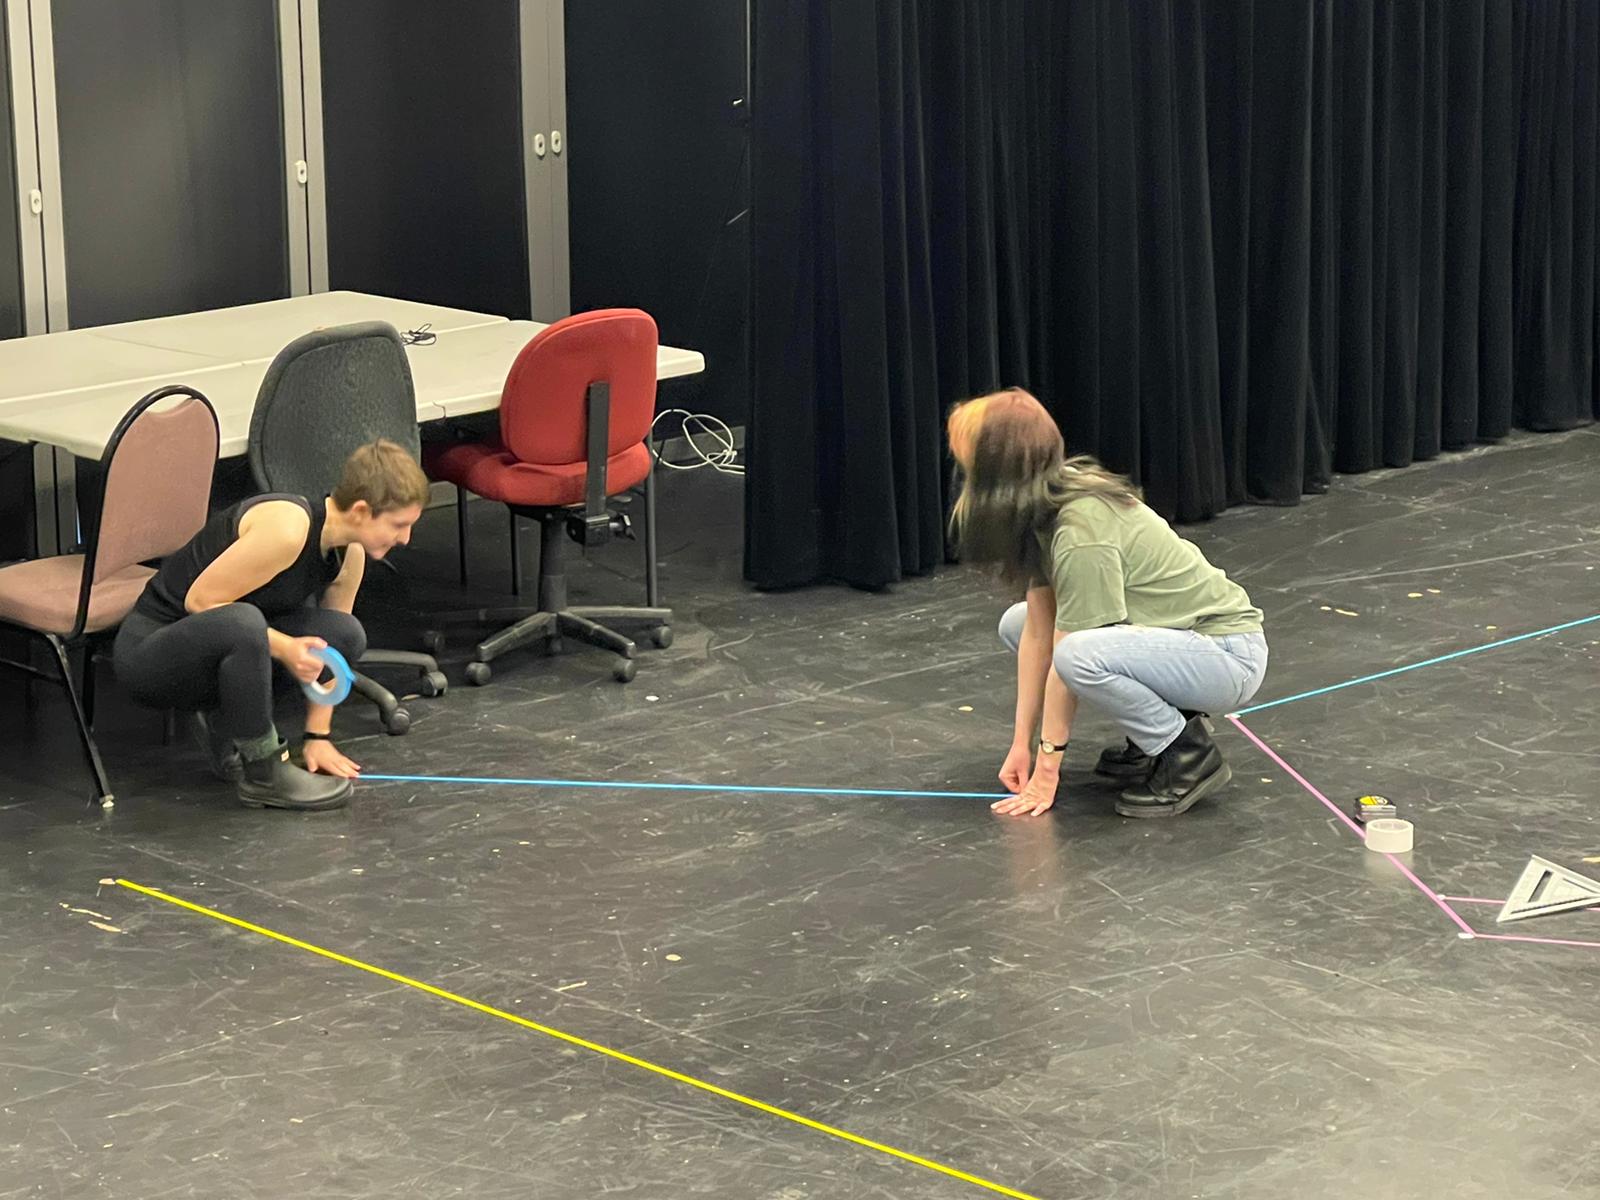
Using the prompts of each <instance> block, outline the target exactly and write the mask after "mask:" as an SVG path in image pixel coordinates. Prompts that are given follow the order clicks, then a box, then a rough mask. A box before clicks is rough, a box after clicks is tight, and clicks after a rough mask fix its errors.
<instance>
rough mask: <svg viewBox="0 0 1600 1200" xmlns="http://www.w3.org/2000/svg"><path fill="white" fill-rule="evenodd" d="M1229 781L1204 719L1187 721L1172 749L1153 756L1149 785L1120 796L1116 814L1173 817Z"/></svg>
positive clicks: (1195, 718)
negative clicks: (1153, 764) (1154, 758)
mask: <svg viewBox="0 0 1600 1200" xmlns="http://www.w3.org/2000/svg"><path fill="white" fill-rule="evenodd" d="M1232 778H1233V772H1232V771H1231V770H1229V769H1228V764H1227V763H1225V762H1223V761H1222V751H1220V750H1218V749H1217V745H1216V743H1215V742H1213V741H1212V740H1211V733H1210V731H1209V730H1207V728H1206V722H1205V718H1204V717H1201V716H1194V717H1190V718H1189V723H1188V724H1187V725H1185V726H1184V727H1183V732H1182V733H1180V734H1178V736H1177V738H1176V740H1174V741H1173V743H1172V745H1170V746H1168V747H1167V748H1166V749H1165V750H1163V751H1162V752H1161V753H1160V754H1159V755H1157V756H1156V761H1155V766H1154V767H1152V768H1151V770H1150V780H1149V782H1148V783H1146V784H1145V785H1144V786H1143V787H1140V788H1131V789H1129V790H1128V791H1126V792H1123V793H1122V799H1120V800H1118V801H1117V806H1116V807H1117V812H1118V814H1119V815H1121V816H1124V817H1175V816H1177V815H1178V814H1179V813H1182V812H1187V811H1188V810H1189V809H1190V808H1191V807H1193V806H1194V803H1195V801H1197V800H1199V799H1200V798H1201V797H1202V796H1207V795H1210V794H1211V793H1212V792H1214V791H1216V790H1217V789H1218V788H1220V787H1222V786H1223V784H1225V783H1227V782H1228V780H1230V779H1232Z"/></svg>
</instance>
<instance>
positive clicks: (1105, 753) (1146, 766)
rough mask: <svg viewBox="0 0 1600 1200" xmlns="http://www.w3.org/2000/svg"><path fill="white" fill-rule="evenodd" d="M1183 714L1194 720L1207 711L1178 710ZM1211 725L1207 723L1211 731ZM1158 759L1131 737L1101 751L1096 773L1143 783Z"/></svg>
mask: <svg viewBox="0 0 1600 1200" xmlns="http://www.w3.org/2000/svg"><path fill="white" fill-rule="evenodd" d="M1178 711H1179V712H1180V713H1182V714H1183V719H1184V720H1185V721H1192V720H1193V719H1194V718H1195V717H1200V718H1202V719H1203V718H1204V717H1205V715H1206V714H1205V713H1200V712H1191V711H1190V710H1189V709H1187V708H1180V709H1179V710H1178ZM1210 728H1211V725H1210V723H1209V722H1207V724H1206V729H1207V730H1208V731H1209V730H1210ZM1155 763H1156V760H1155V759H1153V758H1151V757H1150V756H1149V755H1148V754H1146V753H1145V752H1144V751H1143V750H1141V749H1139V747H1138V746H1137V745H1136V744H1135V743H1134V740H1133V739H1132V738H1129V739H1128V740H1127V742H1126V744H1125V745H1123V746H1120V747H1119V746H1107V747H1106V748H1105V749H1104V750H1102V751H1101V752H1100V761H1099V762H1097V763H1095V765H1094V773H1095V774H1096V775H1100V776H1103V777H1104V778H1106V779H1115V780H1118V781H1119V782H1122V783H1143V782H1145V781H1146V780H1147V779H1149V778H1150V768H1151V767H1153V766H1155Z"/></svg>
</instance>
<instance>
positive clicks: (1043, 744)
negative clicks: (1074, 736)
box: [1039, 738, 1067, 754]
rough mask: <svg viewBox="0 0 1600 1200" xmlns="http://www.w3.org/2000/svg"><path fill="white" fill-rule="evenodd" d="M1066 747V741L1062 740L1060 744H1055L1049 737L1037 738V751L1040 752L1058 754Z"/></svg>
mask: <svg viewBox="0 0 1600 1200" xmlns="http://www.w3.org/2000/svg"><path fill="white" fill-rule="evenodd" d="M1066 748H1067V743H1066V742H1062V743H1061V744H1060V745H1057V744H1056V743H1055V742H1052V741H1051V740H1050V739H1049V738H1040V739H1039V753H1040V754H1060V753H1061V752H1062V751H1063V750H1065V749H1066Z"/></svg>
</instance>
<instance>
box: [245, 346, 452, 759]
mask: <svg viewBox="0 0 1600 1200" xmlns="http://www.w3.org/2000/svg"><path fill="white" fill-rule="evenodd" d="M378 438H388V439H389V440H390V441H393V442H397V443H399V444H400V445H402V446H404V447H405V448H406V449H408V450H409V451H411V453H412V454H413V455H416V456H418V457H419V458H420V456H421V449H422V448H421V441H422V439H421V437H420V435H419V434H418V432H417V401H416V391H415V389H414V387H413V385H412V382H411V364H410V363H409V362H408V361H407V359H406V349H405V345H404V343H402V342H401V340H400V334H399V333H398V332H397V331H396V330H395V328H394V327H393V326H392V325H388V324H386V323H385V322H382V321H365V322H361V323H359V324H354V325H339V326H334V327H332V328H328V329H319V330H317V331H315V332H313V333H308V334H306V335H304V336H303V337H298V338H296V339H295V340H294V341H292V342H290V343H289V344H288V345H287V346H285V347H284V348H283V349H282V350H280V351H279V352H278V356H277V358H275V359H273V360H272V365H271V366H269V367H268V368H267V374H266V378H265V379H263V380H262V381H261V391H260V393H259V394H258V395H257V397H256V407H255V412H254V413H253V414H252V416H251V418H250V448H249V456H250V471H251V474H252V475H254V476H255V481H256V485H257V486H258V487H259V488H261V489H262V490H264V491H269V492H290V493H293V494H294V495H297V496H305V497H307V498H308V499H311V500H316V499H317V498H319V497H321V496H326V495H327V494H328V493H329V492H331V491H332V490H333V489H334V487H335V486H336V485H337V484H338V481H339V475H340V472H341V471H342V470H343V468H344V462H345V459H346V458H348V457H349V456H350V453H351V452H352V451H353V450H355V449H357V448H358V447H360V446H364V445H366V444H367V443H369V442H373V441H376V440H377V439H378ZM383 566H385V567H387V568H389V569H390V570H393V569H394V568H393V565H392V564H391V563H389V562H387V561H384V562H383ZM359 665H360V666H363V667H409V668H411V669H413V670H415V671H416V672H418V674H419V675H420V679H419V681H418V685H417V690H418V692H419V693H420V694H421V695H424V696H442V695H444V693H445V688H446V686H447V685H446V682H445V677H444V675H443V674H442V673H441V672H440V670H439V664H438V663H437V662H436V661H435V660H434V658H433V656H432V655H429V654H423V653H420V652H416V651H409V650H368V651H367V652H366V654H364V655H362V657H361V661H360V664H359ZM355 691H356V692H357V693H358V694H360V695H361V696H363V697H364V698H366V699H367V700H370V701H371V702H372V703H373V704H375V705H377V707H378V714H379V716H380V717H381V719H382V721H383V727H384V729H385V730H387V731H388V732H389V733H391V734H395V735H398V734H402V733H404V732H405V731H406V730H407V729H409V728H410V727H411V715H410V714H409V713H408V712H407V711H406V710H405V709H404V708H402V707H401V706H400V702H399V701H398V700H397V699H396V698H395V696H394V693H392V692H391V691H389V690H388V689H387V688H385V687H383V686H382V685H381V684H379V683H377V682H376V681H375V680H373V679H371V678H369V677H368V676H367V675H366V674H365V673H359V672H358V673H357V675H356V683H355Z"/></svg>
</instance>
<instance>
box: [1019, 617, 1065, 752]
mask: <svg viewBox="0 0 1600 1200" xmlns="http://www.w3.org/2000/svg"><path fill="white" fill-rule="evenodd" d="M1051 649H1052V647H1051V645H1050V636H1049V633H1048V632H1047V631H1044V632H1041V631H1039V630H1036V629H1034V628H1033V627H1032V625H1031V623H1030V624H1029V625H1028V626H1025V627H1024V628H1023V631H1022V640H1021V642H1019V643H1018V645H1017V716H1016V724H1015V726H1014V728H1013V730H1012V741H1013V742H1014V743H1015V744H1016V745H1019V746H1026V745H1031V744H1032V742H1033V735H1034V734H1035V733H1036V732H1037V731H1038V729H1039V719H1040V717H1041V716H1042V715H1043V713H1044V707H1045V679H1046V677H1047V676H1048V677H1053V676H1054V675H1055V672H1054V671H1052V670H1051V669H1050V655H1051Z"/></svg>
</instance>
